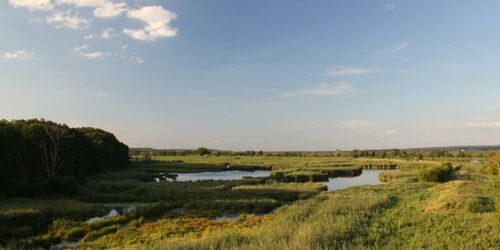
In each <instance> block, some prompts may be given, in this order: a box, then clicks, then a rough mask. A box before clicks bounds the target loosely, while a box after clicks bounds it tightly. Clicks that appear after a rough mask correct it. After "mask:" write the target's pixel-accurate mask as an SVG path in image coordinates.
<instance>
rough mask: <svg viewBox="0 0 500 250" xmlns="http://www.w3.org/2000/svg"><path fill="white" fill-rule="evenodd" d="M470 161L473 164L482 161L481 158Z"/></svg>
mask: <svg viewBox="0 0 500 250" xmlns="http://www.w3.org/2000/svg"><path fill="white" fill-rule="evenodd" d="M470 163H472V164H481V161H480V160H472V161H470Z"/></svg>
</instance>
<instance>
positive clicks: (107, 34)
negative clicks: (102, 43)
mask: <svg viewBox="0 0 500 250" xmlns="http://www.w3.org/2000/svg"><path fill="white" fill-rule="evenodd" d="M114 36H116V34H115V33H114V31H113V28H107V29H105V30H103V31H102V33H101V37H102V38H104V39H110V38H112V37H114Z"/></svg>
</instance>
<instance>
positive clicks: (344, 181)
mask: <svg viewBox="0 0 500 250" xmlns="http://www.w3.org/2000/svg"><path fill="white" fill-rule="evenodd" d="M387 171H397V170H369V169H366V170H363V173H362V174H361V175H359V176H356V177H337V178H330V179H329V181H328V182H322V183H323V184H325V185H326V186H327V187H328V190H339V189H344V188H348V187H355V186H363V185H378V184H382V183H383V182H381V181H380V180H379V179H378V175H379V174H380V173H381V172H387Z"/></svg>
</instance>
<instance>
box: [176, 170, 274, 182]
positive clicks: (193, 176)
mask: <svg viewBox="0 0 500 250" xmlns="http://www.w3.org/2000/svg"><path fill="white" fill-rule="evenodd" d="M172 174H175V175H177V178H175V180H176V181H203V180H224V181H228V180H241V179H243V177H254V178H255V177H268V176H269V175H270V174H271V171H269V170H255V171H241V170H230V171H219V172H200V173H172Z"/></svg>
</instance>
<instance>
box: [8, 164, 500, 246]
mask: <svg viewBox="0 0 500 250" xmlns="http://www.w3.org/2000/svg"><path fill="white" fill-rule="evenodd" d="M156 160H158V161H153V162H149V163H146V164H139V163H134V165H133V166H132V167H131V168H130V169H126V170H122V171H112V172H108V173H106V174H101V175H96V176H92V177H90V178H88V179H86V181H85V183H84V184H82V185H80V186H79V190H80V193H79V194H78V195H77V196H73V197H72V199H67V198H60V197H45V198H40V199H9V200H1V201H0V237H1V238H0V240H1V242H0V247H7V248H16V247H17V248H38V247H42V248H48V247H50V246H52V245H54V244H57V243H59V242H61V241H68V242H78V247H79V248H86V249H96V248H97V249H99V248H106V249H107V248H112V249H113V248H114V249H123V248H130V249H144V248H147V249H259V250H265V249H367V248H368V249H374V248H375V249H387V248H388V249H422V248H431V249H436V248H450V249H478V248H479V249H496V248H499V246H500V233H499V232H500V231H499V230H500V226H498V227H497V225H499V224H500V209H499V207H500V204H499V203H500V196H499V194H500V180H499V179H498V177H494V176H488V175H483V174H481V173H480V172H479V168H480V165H463V167H462V168H461V169H460V171H456V172H455V173H454V174H453V176H452V178H454V179H452V180H447V182H443V183H439V182H429V181H427V179H425V178H419V173H421V171H422V170H421V169H426V168H425V167H426V166H428V167H429V168H431V167H432V168H434V167H437V166H440V165H441V163H440V162H429V161H406V160H390V159H389V160H388V159H362V158H361V159H360V158H357V159H350V158H327V157H316V158H315V157H235V156H233V157H227V156H208V157H202V156H176V157H161V158H157V159H156ZM455 164H457V163H455ZM227 165H230V166H231V169H240V170H256V169H272V170H273V171H272V173H273V175H275V176H274V177H275V178H268V177H264V178H249V179H242V180H234V181H197V182H159V183H157V182H154V181H153V178H155V177H157V176H158V175H159V173H160V172H161V173H164V174H168V173H190V172H203V171H221V170H226V166H227ZM394 166H396V167H397V168H398V169H400V171H388V172H383V173H381V174H380V176H379V179H380V180H382V181H384V182H385V183H386V184H384V185H377V186H360V187H354V188H348V189H344V190H338V191H332V192H326V187H325V186H323V185H322V184H319V183H315V182H314V181H317V180H321V179H322V178H325V177H326V178H329V177H333V176H345V175H347V176H356V175H358V174H359V173H360V171H362V169H363V168H365V169H392V168H394ZM276 173H280V174H281V175H283V177H277V176H276V175H280V174H276ZM286 178H291V179H288V180H287V179H286ZM302 181H304V182H302ZM127 205H134V206H137V209H136V210H133V211H132V212H130V213H127V214H124V215H120V216H117V217H112V218H108V219H104V220H102V221H99V222H96V223H93V224H89V223H86V222H85V220H86V219H88V218H89V217H92V216H95V215H104V214H106V213H107V212H108V211H109V209H110V207H114V206H127ZM227 214H230V215H239V217H236V218H235V219H231V220H223V221H215V220H213V218H214V217H215V216H219V215H227Z"/></svg>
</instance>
